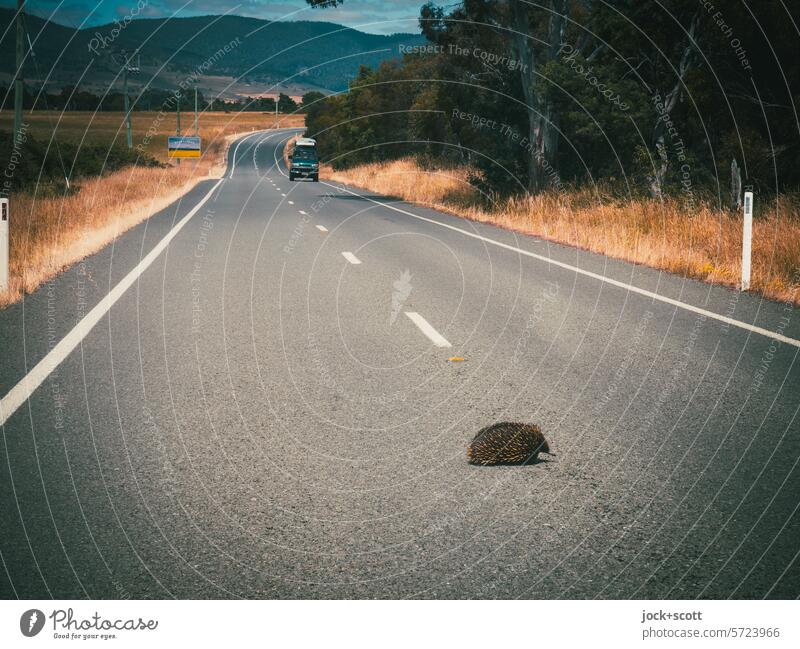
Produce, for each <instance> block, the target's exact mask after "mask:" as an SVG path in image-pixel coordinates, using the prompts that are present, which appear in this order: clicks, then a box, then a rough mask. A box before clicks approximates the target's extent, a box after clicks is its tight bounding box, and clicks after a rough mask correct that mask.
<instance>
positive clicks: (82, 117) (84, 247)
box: [0, 111, 304, 307]
mask: <svg viewBox="0 0 800 649" xmlns="http://www.w3.org/2000/svg"><path fill="white" fill-rule="evenodd" d="M24 121H25V123H26V124H27V125H28V129H27V132H28V133H29V134H30V135H32V136H33V137H34V138H36V139H37V140H40V141H45V142H46V141H48V140H49V139H50V137H51V134H52V133H53V132H55V133H56V138H57V139H58V141H60V142H86V143H89V142H91V143H94V144H97V143H100V144H102V145H103V146H112V145H114V143H115V141H116V143H117V145H119V144H124V143H125V130H124V122H123V114H122V113H97V114H96V115H94V114H92V113H66V114H65V115H64V116H60V115H59V113H56V112H50V113H48V112H44V111H42V112H36V113H28V114H26V115H25V116H24ZM11 124H12V115H11V114H10V113H8V112H7V111H4V112H3V113H0V129H3V130H9V131H10V130H11V128H12V127H11ZM303 124H304V117H303V116H302V115H289V116H287V115H281V116H279V119H278V126H279V127H281V128H283V127H294V126H303ZM181 126H182V132H183V133H184V134H193V133H194V131H193V124H192V116H191V114H189V113H184V114H183V116H182V124H181ZM274 126H275V117H274V115H264V114H262V113H204V114H202V115H201V118H200V136H201V137H202V138H203V148H204V153H203V157H202V158H201V159H199V160H183V161H181V164H180V165H177V164H175V163H174V161H173V162H172V164H171V165H170V166H169V167H167V168H163V169H158V168H152V167H135V166H132V167H128V168H125V169H121V170H119V171H116V172H113V173H109V174H108V175H104V176H101V177H97V178H90V179H76V181H75V182H77V184H78V185H79V189H78V190H77V191H75V192H73V193H71V194H69V195H66V196H58V197H53V196H41V195H37V193H36V192H32V193H23V194H15V195H13V196H12V197H11V203H12V208H11V209H12V213H11V216H12V226H11V232H10V242H9V246H10V260H9V266H10V267H9V274H10V277H9V290H8V291H5V292H0V307H3V306H6V305H8V304H11V303H14V302H16V301H18V300H19V299H21V297H22V296H23V295H24V294H26V293H30V292H32V291H34V290H35V289H36V288H37V287H39V286H41V284H42V283H44V282H45V281H47V280H48V279H49V278H51V277H53V276H54V275H56V274H58V273H59V272H61V271H63V270H64V269H65V268H67V267H68V266H70V265H71V264H73V263H75V262H76V261H78V260H80V259H82V258H84V257H86V256H87V255H90V254H92V253H94V252H96V251H98V250H100V249H101V248H102V247H103V246H105V245H106V244H108V243H109V242H110V241H111V240H112V239H114V238H115V237H117V236H119V235H120V234H122V233H123V232H125V231H126V230H128V229H130V228H131V227H133V226H134V225H136V224H137V223H140V222H141V221H143V220H145V219H147V218H148V217H149V216H151V215H152V214H154V213H156V212H158V211H159V210H161V209H163V208H164V207H166V206H167V205H169V204H170V203H172V202H173V201H175V200H177V199H178V198H179V197H180V196H182V195H183V194H185V193H186V192H187V191H189V190H190V189H191V188H192V187H194V186H195V185H196V184H197V183H199V182H200V181H202V180H204V179H206V178H209V177H219V175H220V174H221V173H222V171H223V170H224V168H225V151H226V150H227V146H228V143H229V142H230V141H231V139H233V138H234V137H235V136H236V135H240V134H243V133H246V132H248V131H252V130H256V129H265V128H272V127H274ZM133 127H134V133H133V144H134V147H137V146H139V145H142V147H143V149H144V151H145V152H146V153H148V154H150V155H152V156H153V157H155V158H157V159H159V160H161V161H162V162H167V160H168V158H167V137H168V136H169V135H173V134H174V132H175V115H174V114H168V115H167V116H166V118H164V119H162V118H160V116H159V113H144V112H143V113H134V114H133ZM148 131H150V135H149V136H148Z"/></svg>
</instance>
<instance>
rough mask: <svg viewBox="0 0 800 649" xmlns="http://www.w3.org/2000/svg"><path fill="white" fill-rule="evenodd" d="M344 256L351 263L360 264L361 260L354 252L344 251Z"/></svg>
mask: <svg viewBox="0 0 800 649" xmlns="http://www.w3.org/2000/svg"><path fill="white" fill-rule="evenodd" d="M342 257H344V258H345V259H346V260H347V261H349V262H350V263H351V264H360V263H361V261H360V260H359V259H358V257H356V256H355V255H354V254H353V253H352V252H343V253H342Z"/></svg>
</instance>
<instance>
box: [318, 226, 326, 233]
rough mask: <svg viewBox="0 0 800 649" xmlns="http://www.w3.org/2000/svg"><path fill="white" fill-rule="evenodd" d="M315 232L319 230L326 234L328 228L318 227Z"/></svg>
mask: <svg viewBox="0 0 800 649" xmlns="http://www.w3.org/2000/svg"><path fill="white" fill-rule="evenodd" d="M317 230H319V231H320V232H327V231H328V228H326V227H325V226H324V225H318V226H317Z"/></svg>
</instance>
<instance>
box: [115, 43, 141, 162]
mask: <svg viewBox="0 0 800 649" xmlns="http://www.w3.org/2000/svg"><path fill="white" fill-rule="evenodd" d="M111 59H112V60H113V61H114V63H115V65H121V66H122V101H123V104H124V107H125V131H126V135H127V140H128V148H129V149H133V126H132V124H131V104H130V99H129V98H128V75H129V74H139V65H138V63H137V64H136V65H131V57H129V56H128V52H127V51H126V50H116V51H112V52H111Z"/></svg>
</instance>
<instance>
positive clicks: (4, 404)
mask: <svg viewBox="0 0 800 649" xmlns="http://www.w3.org/2000/svg"><path fill="white" fill-rule="evenodd" d="M224 180H225V179H224V178H220V179H219V180H218V181H217V182H216V183H214V186H213V187H212V188H211V189H210V190H209V191H208V193H207V194H206V195H205V196H204V197H203V198H202V199H201V200H200V202H199V203H198V204H197V205H195V206H194V207H193V208H192V210H191V211H190V212H189V213H188V214H187V215H186V216H184V217H183V218H182V219H181V220H180V221H178V222H177V223H176V224H175V225H174V226H172V229H171V230H170V231H169V232H168V233H167V234H166V235H165V236H164V238H163V239H161V241H159V242H158V243H157V244H156V245H155V247H154V248H153V249H152V250H151V251H150V252H149V253H148V254H147V255H146V256H145V257H144V258H143V259H142V260H141V261H140V262H139V263H138V264H136V266H135V267H134V268H133V269H132V270H131V271H130V272H129V273H128V274H127V275H125V277H124V278H123V279H122V280H121V281H120V282H119V284H117V285H116V286H115V287H114V288H113V289H111V291H109V293H108V294H107V295H106V296H105V297H104V298H103V299H102V300H100V302H98V303H97V305H95V307H94V308H93V309H92V310H91V311H89V313H87V314H86V315H85V316H84V317H83V319H82V320H81V321H80V322H79V323H78V324H76V325H75V327H73V329H72V330H71V331H70V332H69V333H68V334H67V335H66V336H64V338H62V339H61V340H60V341H59V342H58V344H57V345H56V346H55V347H53V348H52V349H51V350H50V351H49V352H48V354H47V355H46V356H45V357H44V358H43V359H42V360H40V361H39V362H38V363H37V364H36V365H35V366H34V367H33V369H32V370H31V371H30V372H28V373H27V374H26V375H25V376H24V377H22V379H21V380H20V382H19V383H17V384H16V385H15V386H14V387H13V388H11V390H10V391H9V392H8V394H6V396H4V397H3V398H2V399H1V400H0V426H2V425H3V424H5V423H6V421H8V419H9V417H11V415H13V414H14V413H15V412H16V411H17V410H18V409H19V407H20V406H21V405H22V404H23V403H25V402H26V401H27V400H28V399H29V398H30V396H31V395H32V394H33V393H34V392H35V391H36V389H37V388H38V387H39V386H40V385H41V384H42V383H44V381H45V379H46V378H47V377H48V376H49V375H50V373H51V372H52V371H53V370H54V369H55V368H56V367H58V366H59V365H60V364H61V362H62V361H63V360H64V359H65V358H66V357H67V356H69V354H70V352H72V350H73V349H75V348H76V347H77V346H78V345H79V344H80V342H81V341H82V340H83V339H84V338H85V337H86V335H87V334H88V333H89V332H90V331H91V330H92V328H93V327H94V326H95V325H96V324H97V323H98V322H99V321H100V319H101V318H102V317H103V316H104V315H105V314H106V313H108V311H109V309H111V307H112V306H113V305H114V303H115V302H116V301H117V300H119V298H120V297H122V295H123V294H124V293H125V291H127V290H128V289H129V288H130V287H131V286H132V285H133V283H134V282H135V281H136V280H137V279H139V276H140V275H141V274H142V273H143V272H144V271H145V270H147V268H148V266H150V264H152V263H153V262H154V261H155V260H156V258H157V257H158V256H159V255H160V254H161V253H162V252H163V251H164V249H165V248H166V247H167V246H168V245H169V243H170V242H171V241H172V240H173V239H174V238H175V236H176V235H177V234H178V232H180V231H181V229H182V228H183V226H184V225H186V224H187V223H188V222H189V220H190V219H191V218H192V217H193V216H194V215H195V214H197V212H198V210H199V209H200V208H201V207H203V205H205V204H206V202H208V199H209V198H211V196H212V194H213V193H214V192H215V191H216V190H217V187H219V186H220V184H221V183H222V182H223V181H224Z"/></svg>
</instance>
